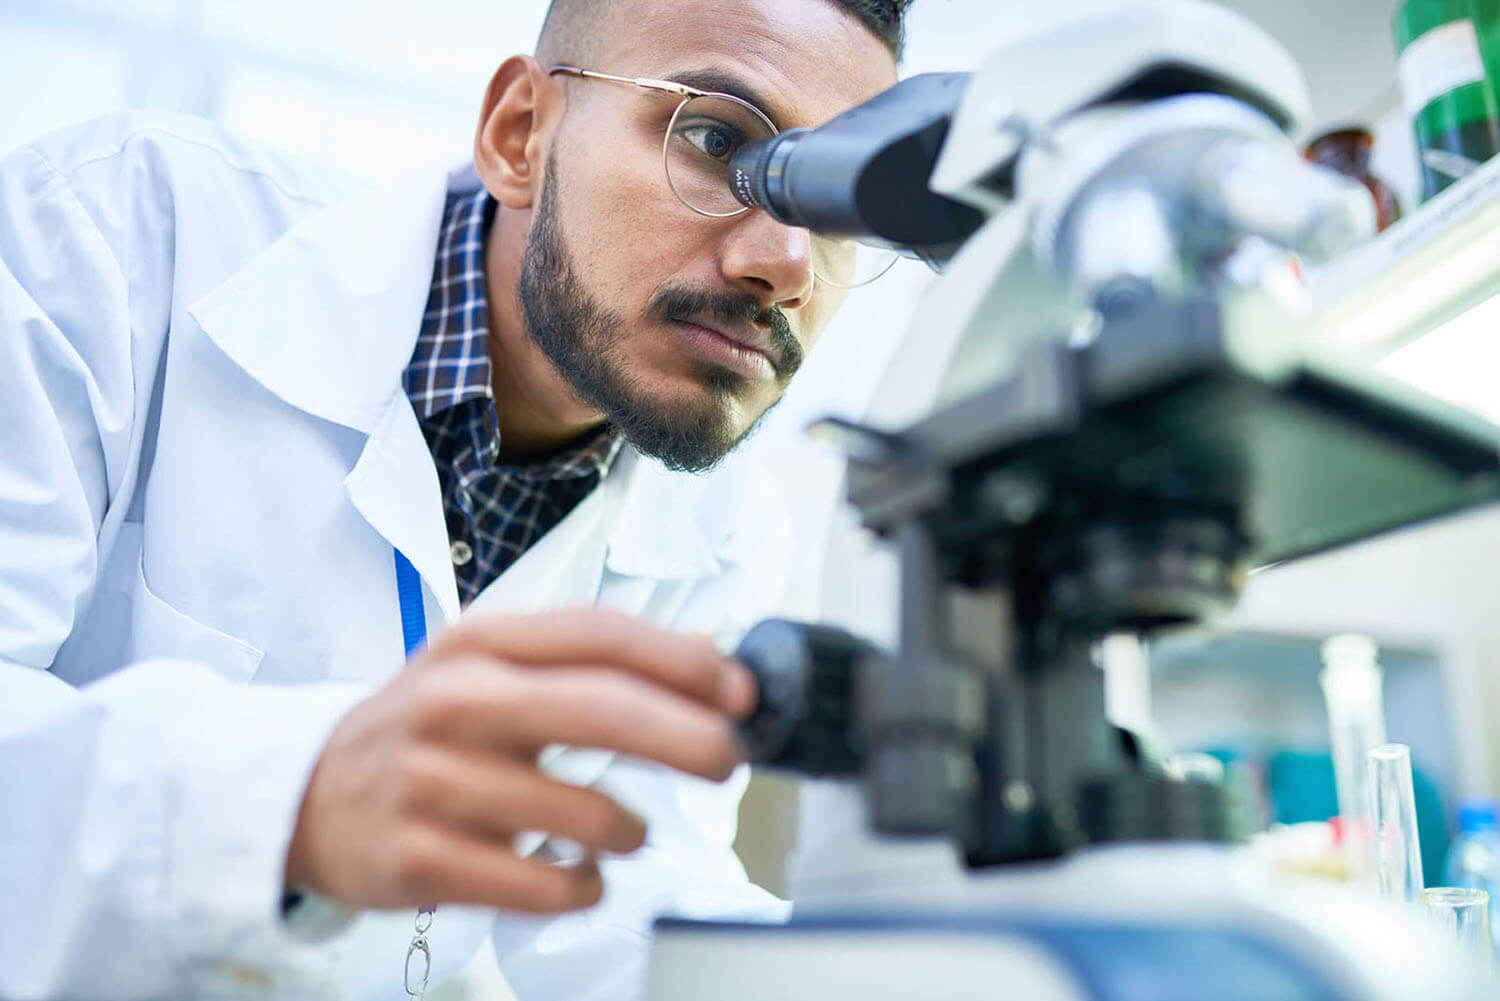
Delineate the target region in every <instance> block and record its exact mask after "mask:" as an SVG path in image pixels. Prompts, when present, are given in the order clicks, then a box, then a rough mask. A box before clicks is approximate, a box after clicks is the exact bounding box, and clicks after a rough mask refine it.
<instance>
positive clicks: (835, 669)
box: [734, 619, 873, 777]
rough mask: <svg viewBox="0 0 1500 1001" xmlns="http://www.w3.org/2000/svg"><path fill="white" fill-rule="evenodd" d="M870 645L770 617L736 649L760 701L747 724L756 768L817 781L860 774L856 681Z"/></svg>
mask: <svg viewBox="0 0 1500 1001" xmlns="http://www.w3.org/2000/svg"><path fill="white" fill-rule="evenodd" d="M872 652H873V650H872V648H871V647H870V646H869V644H867V643H865V642H864V641H862V640H859V639H856V638H855V637H854V636H852V635H850V634H849V633H847V632H844V631H843V630H842V629H835V628H833V627H832V626H809V625H802V624H800V623H796V622H788V621H785V620H782V619H769V620H767V621H765V622H762V623H760V624H759V625H757V626H755V628H753V629H751V630H750V632H749V633H747V634H746V635H745V638H744V640H742V641H741V642H740V646H739V649H738V650H736V651H735V654H734V655H735V657H736V659H738V660H740V661H741V662H742V663H744V664H745V666H746V667H748V668H749V669H750V672H751V673H752V674H754V675H755V680H756V683H757V684H758V685H759V687H760V701H759V703H758V704H757V705H756V707H755V712H754V713H752V714H751V716H750V718H749V719H748V720H746V721H745V722H744V723H743V724H742V725H741V735H742V736H743V737H744V740H745V744H746V747H747V748H748V749H749V753H750V760H751V761H752V762H753V763H755V764H760V765H769V766H771V767H774V768H785V769H788V770H790V771H794V772H798V773H799V774H802V775H806V776H810V777H833V776H848V775H855V774H858V772H859V767H860V753H859V749H858V748H857V747H856V746H855V739H854V738H855V733H854V730H855V728H854V712H855V709H854V698H855V679H856V675H857V673H858V670H859V664H860V662H861V661H862V660H863V659H864V658H865V657H866V655H868V654H870V653H872Z"/></svg>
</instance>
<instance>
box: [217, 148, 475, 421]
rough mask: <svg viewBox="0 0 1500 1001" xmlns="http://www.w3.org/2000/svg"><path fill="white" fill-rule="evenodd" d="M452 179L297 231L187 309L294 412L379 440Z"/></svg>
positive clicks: (363, 196)
mask: <svg viewBox="0 0 1500 1001" xmlns="http://www.w3.org/2000/svg"><path fill="white" fill-rule="evenodd" d="M447 190H448V178H447V177H445V176H444V175H442V174H437V173H435V174H432V175H421V176H418V177H414V178H408V179H407V180H405V181H403V182H401V183H398V184H393V185H390V186H388V187H380V188H374V189H370V190H367V191H364V192H362V193H360V194H358V195H355V196H354V197H352V198H349V199H346V200H345V201H342V202H339V203H337V204H335V205H333V206H331V207H330V208H327V209H325V210H323V211H322V212H319V213H317V214H316V215H313V216H312V217H310V218H309V219H307V220H306V221H304V222H303V223H301V224H300V225H298V226H296V227H294V228H293V229H291V230H290V231H288V232H287V233H286V234H285V235H283V236H282V237H281V238H280V239H279V240H277V241H276V242H275V243H273V244H272V245H271V246H270V247H269V248H268V249H267V250H265V251H264V252H262V253H261V254H260V255H259V256H258V257H256V258H255V259H254V260H252V261H251V262H250V263H249V264H248V265H247V266H246V267H244V268H243V269H242V270H240V271H239V272H238V273H236V274H235V275H234V276H232V277H231V278H230V279H229V280H228V281H226V282H224V284H222V285H220V286H219V287H218V288H216V289H214V290H213V291H212V292H210V293H209V294H208V295H206V296H204V297H203V298H201V299H199V300H198V301H197V302H196V303H194V304H193V305H192V306H190V307H189V308H188V313H189V314H190V315H191V316H192V317H193V318H194V319H195V320H197V321H198V325H199V326H200V327H202V328H203V331H204V332H205V333H206V334H207V335H208V336H209V337H210V338H211V339H212V340H213V341H214V342H215V343H216V344H217V345H218V346H219V348H220V349H221V350H223V351H224V353H225V354H227V355H229V357H230V358H232V359H234V361H235V362H236V363H238V364H239V365H240V367H241V368H243V369H244V370H245V371H246V372H248V373H249V374H250V375H251V376H253V377H254V378H255V379H256V381H258V382H260V383H261V384H262V385H264V386H265V387H266V388H267V389H269V390H270V391H271V392H273V393H275V394H276V395H277V396H279V397H281V398H282V399H283V400H285V401H286V402H287V403H289V404H291V405H292V406H294V407H297V408H298V409H300V410H304V411H306V412H307V413H309V414H312V415H314V416H316V417H321V418H323V419H324V420H328V421H333V422H334V423H337V424H343V425H345V426H346V427H350V428H353V429H355V430H356V431H361V432H364V433H365V434H371V433H373V432H374V431H375V429H376V427H377V426H379V425H380V423H381V421H382V420H383V419H384V418H385V417H386V411H387V408H388V407H389V405H390V401H391V396H392V394H393V393H399V392H401V391H402V386H401V373H402V372H404V371H405V369H406V365H407V363H408V362H409V361H410V360H411V355H412V351H413V350H414V348H415V346H416V340H417V334H418V333H419V332H420V330H421V324H422V313H423V311H424V310H425V308H426V305H427V297H428V294H429V292H430V290H431V287H432V271H433V266H434V260H435V254H436V251H437V240H438V230H439V228H440V227H441V225H442V219H443V206H444V202H445V199H446V194H447Z"/></svg>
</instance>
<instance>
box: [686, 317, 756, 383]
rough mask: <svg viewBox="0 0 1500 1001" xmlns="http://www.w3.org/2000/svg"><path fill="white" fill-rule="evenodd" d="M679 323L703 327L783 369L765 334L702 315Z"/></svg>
mask: <svg viewBox="0 0 1500 1001" xmlns="http://www.w3.org/2000/svg"><path fill="white" fill-rule="evenodd" d="M679 322H681V323H685V324H687V325H689V326H693V327H702V328H703V329H704V330H707V331H709V332H710V333H714V334H718V335H719V336H720V337H722V338H724V339H725V340H728V341H733V342H734V343H736V344H738V345H739V346H740V347H743V348H748V349H749V350H751V351H758V352H760V353H761V354H763V355H765V356H766V360H767V361H769V362H770V363H771V367H772V368H774V369H776V370H777V371H780V369H781V359H780V358H779V357H778V355H777V352H776V349H775V348H774V347H773V346H772V344H771V339H770V337H769V336H767V335H765V334H761V333H758V332H756V331H755V330H753V329H751V328H748V327H738V326H733V325H727V324H723V323H719V322H717V321H716V320H714V319H713V318H711V317H706V316H701V315H700V316H689V317H684V318H683V319H682V320H681V321H679Z"/></svg>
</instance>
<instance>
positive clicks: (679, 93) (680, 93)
mask: <svg viewBox="0 0 1500 1001" xmlns="http://www.w3.org/2000/svg"><path fill="white" fill-rule="evenodd" d="M547 72H548V74H549V75H550V74H556V73H563V74H566V75H568V76H576V77H581V78H583V79H585V80H607V81H609V82H610V83H623V84H629V85H630V86H632V87H640V88H642V89H644V90H653V91H656V92H658V93H662V94H672V95H674V96H676V97H677V98H679V100H678V102H677V108H676V110H674V111H673V112H672V119H671V121H669V122H668V123H667V134H666V137H665V138H664V139H663V140H662V145H661V168H662V173H663V174H665V175H666V178H667V187H668V188H670V189H671V190H672V194H673V195H675V196H676V198H677V200H678V201H679V202H681V203H682V204H683V205H684V206H686V207H687V208H688V209H689V210H691V211H692V212H695V213H697V214H698V215H701V216H707V217H708V218H710V219H732V218H734V217H735V216H739V215H744V214H745V213H746V212H749V211H750V207H749V206H748V205H742V206H740V207H739V208H737V209H735V210H734V211H733V212H708V211H705V210H704V209H700V208H699V207H698V206H696V205H694V204H693V203H692V202H690V201H688V200H687V199H686V198H685V197H683V194H682V192H681V191H678V190H677V182H676V181H674V180H672V170H671V168H670V167H669V166H668V163H669V162H670V157H671V151H672V134H673V133H674V132H675V131H676V129H677V119H678V118H679V117H680V116H681V115H682V109H683V108H686V107H687V106H688V102H690V101H692V100H693V99H694V98H699V97H712V98H714V99H715V100H720V101H729V102H731V103H733V104H738V105H739V106H740V107H742V108H744V109H746V110H747V111H749V112H751V113H752V114H754V115H755V117H756V118H759V119H760V120H761V121H762V122H764V123H765V126H766V128H767V129H768V130H769V131H770V134H771V135H772V136H778V135H780V134H781V130H780V129H779V128H777V127H776V123H775V122H773V121H771V119H770V117H769V116H767V115H766V113H765V112H764V111H761V110H760V109H759V108H757V107H756V106H755V105H753V104H751V103H750V102H749V101H746V100H744V99H743V98H739V97H735V96H734V95H733V94H724V93H720V92H718V91H712V90H699V89H698V88H697V87H689V86H688V85H687V84H685V83H678V82H677V81H675V80H657V79H655V78H654V77H630V76H616V75H615V74H613V73H600V72H598V71H596V70H586V69H584V68H582V67H581V66H554V67H552V68H551V69H549V70H548V71H547ZM896 260H897V258H895V257H893V258H892V259H891V262H890V263H889V264H887V265H886V266H885V267H884V268H882V269H881V270H880V271H879V272H878V273H877V274H876V275H875V276H874V277H872V278H867V279H865V280H864V281H862V282H859V283H857V284H854V285H845V284H843V283H842V282H836V281H830V280H829V279H827V278H825V277H823V276H822V275H820V274H818V269H817V268H816V267H814V268H813V277H814V278H816V279H817V280H818V281H820V282H822V283H823V284H825V285H829V286H831V287H833V288H838V289H856V288H863V287H864V286H866V285H870V284H873V283H874V282H876V281H879V280H880V279H881V278H883V277H885V275H886V274H887V272H889V271H890V270H891V268H893V267H895V266H896Z"/></svg>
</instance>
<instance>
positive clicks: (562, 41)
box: [537, 0, 913, 62]
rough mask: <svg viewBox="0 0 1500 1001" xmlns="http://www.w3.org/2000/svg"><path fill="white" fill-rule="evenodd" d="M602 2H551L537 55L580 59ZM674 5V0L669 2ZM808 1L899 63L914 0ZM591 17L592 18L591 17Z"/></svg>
mask: <svg viewBox="0 0 1500 1001" xmlns="http://www.w3.org/2000/svg"><path fill="white" fill-rule="evenodd" d="M602 2H603V0H552V5H551V6H550V7H549V8H548V9H547V20H546V21H544V22H543V24H542V35H541V38H540V40H539V41H538V42H537V56H538V57H539V58H541V59H542V61H543V62H555V61H557V60H558V59H559V58H562V54H563V53H569V55H568V57H567V58H573V59H581V58H583V54H582V53H584V52H587V51H588V44H589V43H588V39H587V38H586V37H585V36H586V35H587V31H588V27H587V25H588V22H589V21H590V20H591V19H592V18H597V15H598V10H599V4H600V3H602ZM667 2H669V3H670V2H672V0H667ZM808 2H810V3H811V2H817V3H832V4H835V5H837V6H839V7H842V8H843V9H844V10H846V11H848V12H849V13H850V14H852V15H853V16H854V17H856V18H858V19H859V22H860V23H861V24H863V25H864V26H865V27H866V28H868V29H869V30H870V32H871V33H872V34H873V35H874V36H875V37H876V38H878V39H880V41H881V43H882V44H883V45H885V47H886V49H887V50H888V51H889V52H890V54H891V55H892V56H893V57H894V58H895V59H896V60H897V61H900V59H901V53H902V50H903V49H904V48H905V45H906V12H907V10H908V9H909V8H910V7H911V5H912V3H913V0H808ZM591 16H592V18H591Z"/></svg>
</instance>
